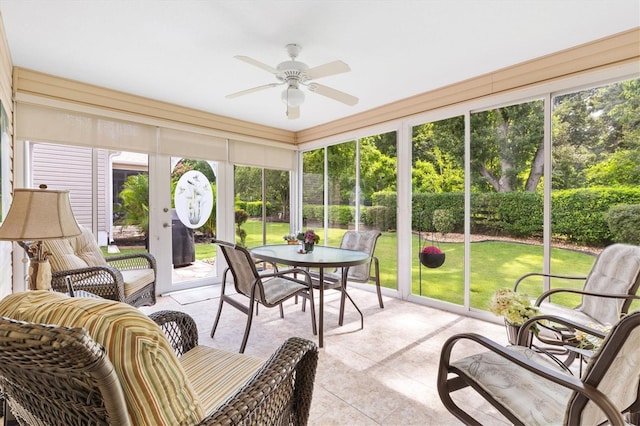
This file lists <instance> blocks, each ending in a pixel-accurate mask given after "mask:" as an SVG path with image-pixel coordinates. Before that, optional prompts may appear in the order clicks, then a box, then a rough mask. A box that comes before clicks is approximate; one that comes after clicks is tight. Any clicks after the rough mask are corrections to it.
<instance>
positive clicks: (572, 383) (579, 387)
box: [438, 333, 625, 426]
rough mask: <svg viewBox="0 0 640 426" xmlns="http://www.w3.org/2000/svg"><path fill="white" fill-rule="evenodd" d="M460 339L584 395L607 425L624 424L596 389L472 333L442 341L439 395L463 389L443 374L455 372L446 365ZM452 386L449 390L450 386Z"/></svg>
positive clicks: (606, 399)
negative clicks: (599, 412) (608, 423)
mask: <svg viewBox="0 0 640 426" xmlns="http://www.w3.org/2000/svg"><path fill="white" fill-rule="evenodd" d="M462 340H471V341H473V342H476V343H478V344H480V345H482V346H484V347H485V348H487V349H488V350H489V351H491V352H494V353H496V354H498V355H499V356H501V357H503V358H505V359H507V360H509V361H511V362H513V363H515V364H517V365H519V366H520V367H522V368H524V369H525V370H527V371H528V372H530V373H532V374H535V375H537V376H540V377H543V378H545V379H547V380H550V381H552V382H554V383H557V384H558V385H560V386H563V387H566V388H569V389H571V390H573V391H574V392H577V393H579V394H581V395H584V396H585V397H586V398H588V399H589V400H590V401H592V402H593V403H594V404H595V405H597V406H598V407H599V408H600V409H601V410H602V412H603V413H604V415H605V416H606V417H607V419H609V422H610V424H611V425H616V426H623V425H625V421H624V418H623V417H622V414H621V413H620V412H619V411H618V408H617V407H616V406H615V405H614V404H613V402H611V400H610V399H609V398H608V397H607V396H606V395H605V394H604V393H602V392H601V391H599V390H598V389H597V388H595V387H593V386H591V385H589V384H587V383H583V382H582V381H581V380H579V379H578V378H576V377H573V376H571V375H567V374H563V373H559V372H557V371H554V370H552V369H550V368H548V367H545V366H543V365H540V364H537V363H536V362H534V361H531V360H529V359H527V358H525V357H524V356H522V355H520V354H519V353H517V352H513V351H511V350H509V349H508V348H505V347H504V346H501V345H499V344H497V343H496V342H494V341H492V340H490V339H488V338H486V337H484V336H481V335H479V334H475V333H463V334H457V335H455V336H452V337H450V338H449V339H448V340H447V341H446V342H445V344H444V346H443V348H442V352H441V354H440V365H439V367H438V392H439V393H440V394H441V395H442V393H445V394H448V393H449V392H451V391H452V390H455V389H460V388H462V387H464V386H465V385H463V383H462V381H458V382H457V383H455V384H454V383H451V382H448V381H447V375H448V373H449V372H454V373H456V371H455V368H454V367H452V366H451V365H450V362H449V361H450V358H451V351H452V349H453V347H454V345H455V344H456V343H457V342H459V341H462ZM452 384H453V387H452V386H451V385H452Z"/></svg>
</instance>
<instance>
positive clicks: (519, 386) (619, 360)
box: [437, 312, 640, 426]
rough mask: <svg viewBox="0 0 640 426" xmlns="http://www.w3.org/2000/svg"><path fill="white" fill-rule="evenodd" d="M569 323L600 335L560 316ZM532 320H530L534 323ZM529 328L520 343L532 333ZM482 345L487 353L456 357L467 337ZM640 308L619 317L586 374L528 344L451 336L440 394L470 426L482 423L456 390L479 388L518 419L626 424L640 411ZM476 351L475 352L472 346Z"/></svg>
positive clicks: (514, 420) (519, 421)
mask: <svg viewBox="0 0 640 426" xmlns="http://www.w3.org/2000/svg"><path fill="white" fill-rule="evenodd" d="M558 321H560V322H564V323H565V325H566V326H568V327H573V328H576V329H579V330H582V331H584V332H587V333H592V334H594V335H597V336H599V337H602V336H603V335H602V334H599V333H598V332H597V330H589V329H588V328H585V327H583V326H581V325H580V324H576V323H572V322H571V321H568V320H562V319H558ZM531 325H532V324H529V326H531ZM526 332H527V330H526V329H525V330H524V331H521V332H520V334H519V339H520V340H519V342H520V343H521V342H523V340H524V339H525V338H526V336H525V335H526ZM471 342H473V343H475V344H476V346H477V347H478V348H479V352H478V353H476V354H474V355H470V356H467V357H464V358H461V359H456V360H455V361H452V360H451V357H452V353H455V349H454V347H455V346H456V345H457V344H458V343H461V344H463V345H464V346H465V347H466V348H467V351H469V345H471V344H472V343H471ZM638 347H640V312H634V313H632V314H630V315H628V316H626V317H624V318H623V319H622V320H621V321H619V322H618V323H617V324H616V325H615V326H614V328H613V329H612V331H611V333H610V334H609V335H608V336H607V337H606V338H605V339H604V341H603V343H602V345H601V346H600V349H599V351H598V352H597V353H595V354H594V355H593V356H592V357H591V358H590V361H589V364H588V365H587V369H586V371H585V372H584V374H583V375H582V377H575V376H573V375H571V374H570V373H569V372H568V370H567V369H566V367H565V366H564V365H563V364H562V363H561V362H559V361H558V362H554V361H553V359H552V358H549V357H547V356H545V355H543V354H540V353H538V352H537V351H535V350H533V349H531V348H529V347H527V346H510V347H503V346H501V345H499V344H497V343H495V342H493V341H492V340H489V339H487V338H486V337H484V336H480V335H478V334H474V333H465V334H457V335H455V336H452V337H451V338H449V339H448V340H447V341H446V342H445V344H444V346H443V348H442V352H441V355H440V365H439V368H438V379H437V385H438V393H439V394H440V399H441V400H442V402H443V404H444V405H445V407H446V408H447V409H448V410H449V411H450V412H451V413H452V414H453V415H455V416H456V417H457V418H459V419H460V420H462V421H463V422H464V423H465V424H468V425H480V424H481V423H480V422H479V421H478V419H477V418H475V417H474V415H473V414H471V413H468V412H466V411H465V410H464V409H463V408H462V407H471V406H475V404H473V403H469V400H468V399H466V403H465V404H464V406H461V405H458V404H456V403H455V402H454V400H453V398H452V397H451V394H452V393H454V392H456V391H458V390H460V389H464V388H469V387H470V388H472V389H474V390H475V391H476V392H478V394H479V395H480V396H482V397H483V398H484V399H485V400H487V401H488V402H489V403H491V404H492V405H493V406H494V407H495V408H496V409H497V410H498V411H499V412H500V413H502V415H504V416H505V417H506V418H507V419H508V421H509V422H510V423H512V424H514V425H532V424H564V425H599V424H604V423H605V420H608V421H609V423H607V424H611V425H615V426H621V425H624V424H627V423H625V419H624V417H623V414H626V413H629V414H632V415H633V417H636V416H637V413H638V410H640V398H639V395H638V389H639V385H640V380H639V377H640V351H638ZM467 353H468V352H467Z"/></svg>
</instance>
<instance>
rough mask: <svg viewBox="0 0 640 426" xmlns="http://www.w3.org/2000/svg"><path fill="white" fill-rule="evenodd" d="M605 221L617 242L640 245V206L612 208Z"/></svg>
mask: <svg viewBox="0 0 640 426" xmlns="http://www.w3.org/2000/svg"><path fill="white" fill-rule="evenodd" d="M604 219H605V221H606V222H607V225H608V226H609V231H611V234H612V235H613V240H614V241H615V242H618V243H627V244H635V245H640V204H618V205H617V206H612V207H611V208H609V210H608V211H607V212H606V213H605V215H604Z"/></svg>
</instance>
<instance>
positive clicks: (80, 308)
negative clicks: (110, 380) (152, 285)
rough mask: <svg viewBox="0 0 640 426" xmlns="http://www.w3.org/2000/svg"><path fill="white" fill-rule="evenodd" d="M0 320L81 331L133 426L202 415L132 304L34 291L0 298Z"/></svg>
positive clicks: (161, 341)
mask: <svg viewBox="0 0 640 426" xmlns="http://www.w3.org/2000/svg"><path fill="white" fill-rule="evenodd" d="M0 316H5V317H9V318H14V319H17V320H21V321H28V322H35V323H42V324H56V325H62V326H67V327H82V328H84V329H86V330H87V331H88V332H89V334H90V335H91V337H92V338H93V339H94V340H95V341H96V342H98V343H100V344H101V345H102V346H104V348H105V349H106V351H107V354H108V356H109V359H110V360H111V362H112V363H113V365H114V368H115V369H116V373H117V375H118V377H119V379H120V384H121V386H122V389H123V391H124V395H125V400H126V403H127V409H128V412H129V416H130V417H131V423H132V424H133V425H147V424H153V425H171V426H173V425H183V424H195V423H198V422H199V421H200V420H202V418H203V417H204V415H203V410H202V407H201V405H200V401H199V399H198V397H197V394H196V393H195V392H194V390H193V388H192V386H191V384H190V383H189V380H188V379H187V376H186V375H185V372H184V370H183V369H182V367H181V366H180V363H179V361H178V359H177V357H176V355H175V353H174V352H173V349H172V348H171V346H170V344H169V342H168V341H167V339H166V337H165V335H164V333H163V332H162V330H161V329H160V328H159V327H158V326H157V325H156V324H155V323H154V322H153V321H151V320H150V319H149V318H148V317H147V316H146V315H144V314H143V313H142V312H140V311H138V310H137V309H135V308H133V307H132V306H129V305H127V304H125V303H120V302H115V301H111V300H106V299H95V298H70V297H68V296H66V295H64V294H62V293H56V292H48V291H33V292H26V293H14V294H11V295H9V296H7V297H5V298H4V299H2V300H0Z"/></svg>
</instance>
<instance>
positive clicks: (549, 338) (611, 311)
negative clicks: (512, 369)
mask: <svg viewBox="0 0 640 426" xmlns="http://www.w3.org/2000/svg"><path fill="white" fill-rule="evenodd" d="M533 276H542V277H556V278H563V279H577V280H584V287H583V288H582V290H577V289H568V288H553V289H551V290H548V291H546V292H544V293H542V294H541V295H540V296H539V297H538V298H537V299H536V301H535V303H534V305H535V306H538V307H540V312H541V314H543V315H545V316H548V317H549V318H551V317H559V318H565V319H569V320H571V321H573V322H577V323H579V324H582V325H585V326H587V327H590V328H598V327H599V328H601V329H603V328H606V327H610V326H611V325H613V324H615V323H616V322H617V321H618V320H619V319H620V317H621V315H623V314H625V313H627V312H628V311H629V307H630V305H631V303H632V302H633V301H634V300H635V299H637V297H636V292H637V291H638V287H639V286H640V247H638V246H633V245H627V244H613V245H610V246H608V247H606V248H605V249H604V250H603V251H602V252H601V253H600V254H599V255H598V257H596V260H595V262H594V264H593V267H592V269H591V271H590V272H589V274H588V275H587V276H586V277H575V276H563V275H553V274H542V273H530V274H526V275H523V276H522V277H520V278H519V279H518V280H517V281H516V283H515V286H514V290H515V291H518V287H519V286H520V284H522V283H523V281H524V280H525V279H526V278H529V277H533ZM560 293H573V294H580V295H582V302H581V303H580V304H579V305H578V306H577V307H575V308H568V307H565V306H561V305H558V304H555V303H552V302H551V296H553V295H558V294H560ZM538 328H539V330H540V331H539V333H538V334H537V337H538V339H539V340H540V341H542V342H543V343H545V344H548V345H556V346H558V345H559V346H564V345H575V344H576V343H577V342H576V339H575V333H574V330H572V329H570V328H567V327H564V326H554V322H553V320H551V319H550V320H549V321H547V322H545V323H540V324H539V326H538ZM570 354H573V353H570ZM571 361H572V358H571V357H570V358H569V359H568V361H567V364H569V363H570V362H571Z"/></svg>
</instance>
